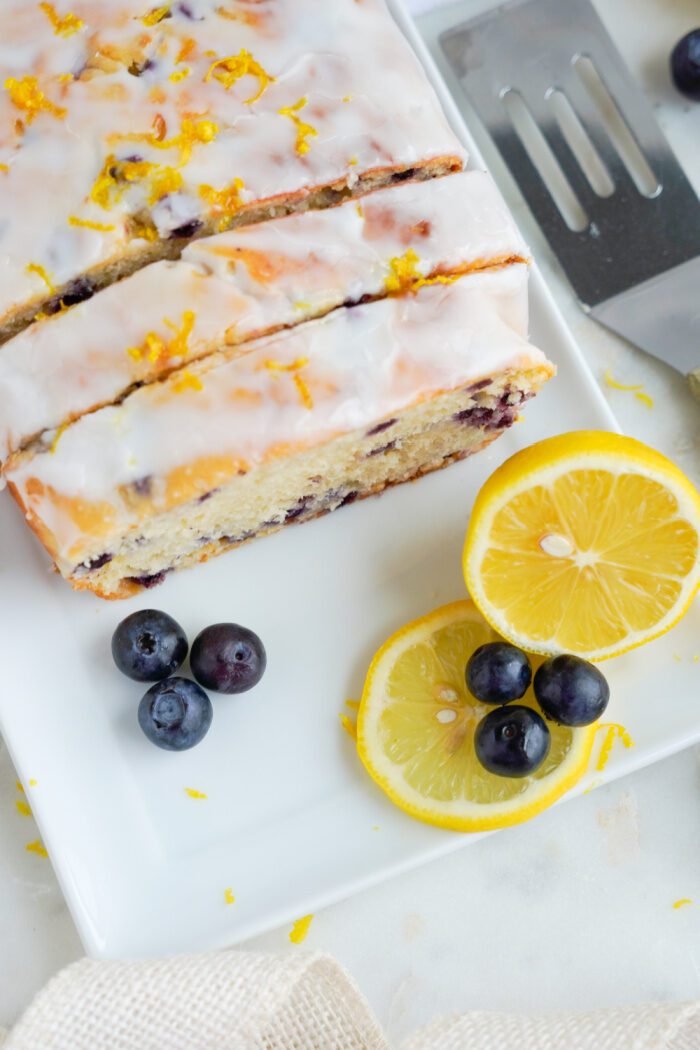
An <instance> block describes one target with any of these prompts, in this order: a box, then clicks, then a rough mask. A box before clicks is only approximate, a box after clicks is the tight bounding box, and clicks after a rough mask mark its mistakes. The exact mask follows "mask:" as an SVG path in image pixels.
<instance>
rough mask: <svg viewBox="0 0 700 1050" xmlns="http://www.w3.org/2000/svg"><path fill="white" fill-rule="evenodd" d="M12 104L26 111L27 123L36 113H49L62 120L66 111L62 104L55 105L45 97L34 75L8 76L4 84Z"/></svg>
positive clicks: (29, 122) (30, 121)
mask: <svg viewBox="0 0 700 1050" xmlns="http://www.w3.org/2000/svg"><path fill="white" fill-rule="evenodd" d="M4 87H5V90H6V91H7V92H8V94H9V96H10V99H11V101H12V104H13V105H14V106H16V107H17V109H21V110H22V112H23V113H26V121H27V124H31V123H32V121H33V120H34V118H35V117H36V115H37V113H42V112H43V113H49V114H50V115H51V116H52V117H56V119H57V120H62V119H63V117H65V115H66V113H67V112H68V110H67V109H65V107H64V106H57V105H56V104H55V103H53V102H52V101H51V100H50V99H48V98H47V97H46V95H45V94H44V92H43V91H42V90H41V88H40V87H39V81H38V80H37V78H36V77H22V79H21V80H17V79H16V77H8V78H7V80H6V81H5V84H4Z"/></svg>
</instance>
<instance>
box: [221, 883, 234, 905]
mask: <svg viewBox="0 0 700 1050" xmlns="http://www.w3.org/2000/svg"><path fill="white" fill-rule="evenodd" d="M224 900H225V902H226V903H227V904H235V903H236V898H235V897H234V895H233V890H232V889H231V887H230V886H227V887H226V889H225V890H224Z"/></svg>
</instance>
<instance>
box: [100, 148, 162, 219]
mask: <svg viewBox="0 0 700 1050" xmlns="http://www.w3.org/2000/svg"><path fill="white" fill-rule="evenodd" d="M153 167H154V165H153V164H150V163H149V162H148V161H146V160H117V158H116V157H115V155H114V154H113V153H110V154H109V156H108V157H107V158H106V159H105V162H104V164H103V165H102V170H101V171H100V173H99V175H98V176H97V178H96V179H95V182H94V184H93V187H92V189H91V190H90V199H91V200H93V201H94V202H95V204H99V205H100V207H101V208H105V209H108V208H110V207H111V206H112V204H115V203H116V202H117V201H119V200H121V198H122V197H123V195H124V193H125V192H126V189H127V186H128V185H129V184H132V183H135V182H139V181H140V180H141V179H144V178H146V176H148V175H149V174H150V172H151V171H152V170H153Z"/></svg>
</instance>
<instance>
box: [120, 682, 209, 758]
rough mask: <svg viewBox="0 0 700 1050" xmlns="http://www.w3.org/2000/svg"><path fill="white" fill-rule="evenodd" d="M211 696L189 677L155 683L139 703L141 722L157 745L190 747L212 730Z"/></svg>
mask: <svg viewBox="0 0 700 1050" xmlns="http://www.w3.org/2000/svg"><path fill="white" fill-rule="evenodd" d="M212 715H213V710H212V706H211V700H210V699H209V697H208V696H207V694H206V693H205V692H204V690H203V689H200V687H199V686H198V685H197V683H196V682H191V681H190V680H189V678H168V679H166V681H164V682H157V683H156V684H155V685H152V686H151V688H150V689H149V690H148V692H147V693H146V694H145V695H144V696H143V697H142V699H141V703H140V704H139V712H138V718H139V725H140V726H141V729H142V730H143V732H144V733H145V735H146V736H147V737H148V739H149V740H150V741H151V743H153V744H155V745H156V746H157V747H161V748H163V750H165V751H189V749H190V748H191V747H195V745H196V744H199V743H200V741H201V740H203V739H204V737H205V736H206V735H207V733H208V732H209V727H210V725H211V720H212Z"/></svg>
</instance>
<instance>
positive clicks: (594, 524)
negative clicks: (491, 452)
mask: <svg viewBox="0 0 700 1050" xmlns="http://www.w3.org/2000/svg"><path fill="white" fill-rule="evenodd" d="M699 542H700V494H698V492H697V491H696V489H694V488H693V486H692V485H691V483H690V482H689V481H688V479H687V478H686V477H685V475H684V474H683V473H682V472H681V471H680V470H679V469H678V467H676V466H675V465H674V464H673V463H671V461H670V460H668V459H666V457H665V456H662V455H661V454H660V453H659V452H656V451H654V449H651V448H648V447H647V446H646V445H643V444H642V443H641V442H639V441H635V440H634V439H632V438H628V437H622V436H621V435H620V434H609V433H605V432H602V431H590V432H587V431H580V432H575V433H571V434H562V435H560V436H558V437H554V438H549V439H547V440H546V441H540V442H538V443H537V444H535V445H531V446H530V447H529V448H526V449H523V451H522V452H518V453H517V454H516V455H515V456H513V457H512V458H511V459H509V460H507V461H506V462H505V463H504V464H503V465H502V466H501V467H499V469H498V470H496V471H495V473H493V474H492V475H491V477H490V478H489V479H488V481H487V482H486V483H485V485H484V486H483V488H482V489H481V491H480V492H479V495H478V496H477V499H476V503H475V504H474V510H473V512H472V517H471V521H470V523H469V530H468V532H467V539H466V543H465V547H464V575H465V579H466V581H467V588H468V589H469V593H470V594H471V596H472V598H473V599H474V601H475V602H476V604H477V605H478V606H479V608H480V609H481V611H482V612H483V614H484V616H485V617H486V619H487V620H488V621H489V623H491V624H492V625H493V627H494V628H495V629H496V630H497V631H499V633H500V634H502V635H503V636H504V637H505V638H508V639H509V640H510V641H512V642H514V643H515V644H516V645H519V646H520V647H521V648H523V649H528V650H530V651H531V652H538V653H547V654H551V653H560V652H569V653H578V654H579V655H580V656H583V657H586V658H587V659H589V660H604V659H606V658H608V657H610V656H616V655H617V654H619V653H622V652H625V651H626V650H627V649H632V648H634V647H635V646H637V645H642V644H643V643H644V642H648V641H649V640H650V639H651V638H655V637H657V636H658V635H660V634H663V633H664V632H665V631H667V630H668V629H669V628H670V627H672V626H673V624H674V623H676V622H677V621H678V620H679V619H680V618H681V616H682V615H683V613H684V612H686V610H687V609H688V606H689V605H690V602H691V601H692V598H693V595H694V594H695V592H696V591H697V589H698V586H699V585H700V558H699V556H698V551H699Z"/></svg>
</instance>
